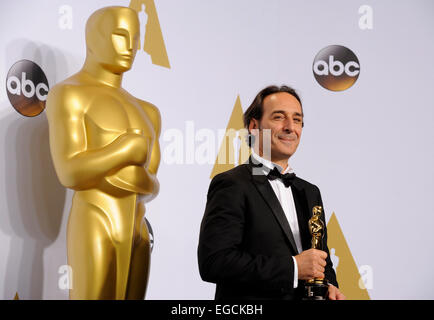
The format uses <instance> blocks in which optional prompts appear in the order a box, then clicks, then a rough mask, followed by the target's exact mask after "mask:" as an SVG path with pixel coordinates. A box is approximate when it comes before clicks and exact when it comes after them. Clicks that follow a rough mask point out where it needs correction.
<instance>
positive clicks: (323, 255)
mask: <svg viewBox="0 0 434 320" xmlns="http://www.w3.org/2000/svg"><path fill="white" fill-rule="evenodd" d="M319 255H320V257H321V258H322V259H327V252H325V251H322V250H319Z"/></svg>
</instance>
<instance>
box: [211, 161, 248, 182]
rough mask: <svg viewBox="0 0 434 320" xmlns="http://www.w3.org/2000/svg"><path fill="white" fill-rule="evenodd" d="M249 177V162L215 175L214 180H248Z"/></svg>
mask: <svg viewBox="0 0 434 320" xmlns="http://www.w3.org/2000/svg"><path fill="white" fill-rule="evenodd" d="M248 179H249V168H248V165H247V164H240V165H238V166H236V167H234V168H232V169H229V170H227V171H224V172H221V173H219V174H217V175H215V176H214V178H213V179H212V180H213V181H234V182H236V181H246V180H248Z"/></svg>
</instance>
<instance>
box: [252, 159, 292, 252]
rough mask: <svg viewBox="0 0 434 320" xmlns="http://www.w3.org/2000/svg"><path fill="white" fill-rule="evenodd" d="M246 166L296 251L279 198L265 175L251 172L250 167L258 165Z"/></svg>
mask: <svg viewBox="0 0 434 320" xmlns="http://www.w3.org/2000/svg"><path fill="white" fill-rule="evenodd" d="M248 167H249V171H250V174H251V176H252V181H253V184H254V185H255V187H256V188H257V189H258V191H259V193H260V194H261V195H262V198H263V199H264V201H265V202H266V203H267V205H268V206H269V207H270V209H271V211H272V212H273V215H274V216H275V218H276V220H277V221H278V222H279V225H280V227H281V228H282V229H283V232H284V233H285V235H286V238H287V239H288V241H289V243H290V244H291V247H292V249H293V250H294V252H297V253H298V250H297V246H296V244H295V240H294V236H293V234H292V231H291V228H290V226H289V223H288V220H287V219H286V216H285V212H283V209H282V206H281V205H280V203H279V200H278V199H277V197H276V194H275V193H274V191H273V189H272V188H271V186H270V184H269V183H268V179H267V177H266V176H265V175H263V174H252V169H253V168H255V167H256V168H257V167H258V166H256V165H254V164H252V163H250V165H249V166H248Z"/></svg>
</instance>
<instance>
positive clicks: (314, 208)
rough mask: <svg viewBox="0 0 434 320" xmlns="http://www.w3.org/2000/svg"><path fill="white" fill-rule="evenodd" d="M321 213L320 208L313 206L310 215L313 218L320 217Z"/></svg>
mask: <svg viewBox="0 0 434 320" xmlns="http://www.w3.org/2000/svg"><path fill="white" fill-rule="evenodd" d="M321 212H322V207H321V206H315V207H313V209H312V213H313V215H314V216H320V215H321Z"/></svg>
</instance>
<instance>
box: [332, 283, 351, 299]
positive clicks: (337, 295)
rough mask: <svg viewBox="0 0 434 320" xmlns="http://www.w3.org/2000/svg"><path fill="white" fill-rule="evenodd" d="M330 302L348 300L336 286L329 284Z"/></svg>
mask: <svg viewBox="0 0 434 320" xmlns="http://www.w3.org/2000/svg"><path fill="white" fill-rule="evenodd" d="M328 298H329V300H346V299H347V298H346V297H345V296H344V295H343V294H342V293H341V292H340V291H339V289H338V288H336V287H335V286H334V285H332V284H329V292H328Z"/></svg>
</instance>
